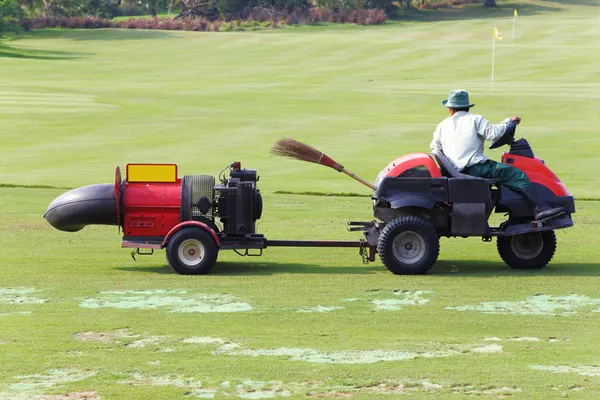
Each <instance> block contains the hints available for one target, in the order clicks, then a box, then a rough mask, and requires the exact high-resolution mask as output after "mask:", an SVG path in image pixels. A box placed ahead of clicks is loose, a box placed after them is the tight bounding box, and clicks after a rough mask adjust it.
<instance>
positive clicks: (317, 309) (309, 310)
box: [296, 305, 344, 313]
mask: <svg viewBox="0 0 600 400" xmlns="http://www.w3.org/2000/svg"><path fill="white" fill-rule="evenodd" d="M343 308H344V307H334V306H330V307H324V306H321V305H318V306H316V307H312V308H300V309H297V310H296V312H300V313H312V312H319V313H324V312H330V311H335V310H342V309H343Z"/></svg>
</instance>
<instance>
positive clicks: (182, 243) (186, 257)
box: [166, 228, 219, 275]
mask: <svg viewBox="0 0 600 400" xmlns="http://www.w3.org/2000/svg"><path fill="white" fill-rule="evenodd" d="M218 253H219V249H217V244H216V243H215V240H214V238H213V237H212V235H211V234H210V233H209V232H207V231H206V230H204V229H199V228H183V229H181V230H180V231H179V232H177V233H175V234H174V235H173V237H172V238H171V239H170V240H169V243H168V244H167V251H166V254H167V261H168V262H169V265H170V266H171V268H173V270H175V272H177V273H178V274H181V275H201V274H207V273H209V272H210V270H211V269H212V267H213V265H214V264H215V262H216V261H217V256H218Z"/></svg>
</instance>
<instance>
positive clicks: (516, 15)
mask: <svg viewBox="0 0 600 400" xmlns="http://www.w3.org/2000/svg"><path fill="white" fill-rule="evenodd" d="M515 18H519V14H517V10H515Z"/></svg>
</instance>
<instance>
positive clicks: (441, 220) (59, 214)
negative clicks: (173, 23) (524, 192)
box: [44, 125, 575, 274]
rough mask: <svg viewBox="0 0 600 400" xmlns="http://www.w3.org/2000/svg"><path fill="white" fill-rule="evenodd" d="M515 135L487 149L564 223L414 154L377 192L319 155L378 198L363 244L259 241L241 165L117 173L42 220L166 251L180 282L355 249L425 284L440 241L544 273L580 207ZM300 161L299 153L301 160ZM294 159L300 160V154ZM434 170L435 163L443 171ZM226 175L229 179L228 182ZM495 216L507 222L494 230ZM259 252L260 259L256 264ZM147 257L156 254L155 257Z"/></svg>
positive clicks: (489, 183)
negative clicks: (217, 268)
mask: <svg viewBox="0 0 600 400" xmlns="http://www.w3.org/2000/svg"><path fill="white" fill-rule="evenodd" d="M515 128H516V125H514V126H513V127H512V128H511V129H509V130H508V131H507V134H505V135H504V136H503V137H502V138H500V139H499V140H498V141H497V142H495V143H493V144H492V145H491V146H490V147H491V148H495V147H499V146H501V145H505V144H509V145H510V146H511V149H510V151H509V152H508V153H504V154H503V155H502V162H504V163H510V164H512V165H514V166H515V167H517V168H520V169H522V170H523V171H524V172H525V173H526V174H527V176H528V177H529V179H530V180H531V181H532V182H533V184H535V185H538V186H539V190H540V191H541V193H542V195H543V196H544V198H545V199H546V201H547V202H548V203H549V204H550V205H553V206H561V207H563V209H564V213H563V214H561V215H558V216H557V217H555V218H553V219H550V220H547V221H536V220H535V219H534V218H533V213H532V209H531V208H530V207H529V205H528V204H527V202H526V201H525V199H524V198H523V197H522V196H521V195H520V194H518V193H517V192H514V191H512V190H511V189H509V188H507V187H504V186H501V185H499V184H498V182H496V181H494V180H489V179H483V178H476V177H472V176H468V175H464V174H461V173H460V172H459V171H457V170H456V169H455V168H454V167H453V166H452V164H451V163H450V162H449V161H448V160H447V159H446V157H445V156H444V155H443V154H441V153H440V154H433V155H428V154H425V153H416V154H409V155H406V156H403V157H400V158H398V159H396V160H394V161H393V162H392V163H390V164H389V165H388V166H387V167H386V168H385V169H384V170H383V171H382V173H381V174H380V176H379V177H378V182H377V186H375V185H372V184H369V183H368V182H366V181H364V180H362V179H361V178H359V177H356V176H355V175H354V174H352V173H350V172H349V171H347V170H346V169H345V168H344V167H343V166H341V165H340V164H338V163H336V162H335V161H333V160H332V159H330V158H329V157H327V156H325V155H324V154H322V153H318V154H317V156H316V157H313V158H314V159H313V162H318V163H320V164H323V165H327V166H330V167H332V168H335V169H336V170H338V171H341V172H345V173H347V174H348V175H350V176H353V177H354V178H356V179H358V180H360V181H361V182H363V183H364V184H366V185H367V186H369V187H371V188H373V189H374V193H373V196H372V201H373V211H374V216H375V218H377V220H374V221H370V222H350V223H349V225H352V227H351V228H349V230H351V231H362V232H363V236H364V239H361V240H356V241H331V240H314V241H313V240H267V239H266V238H265V236H264V235H262V234H259V233H257V232H256V221H257V220H258V219H260V218H261V215H262V210H263V203H262V197H261V194H260V190H259V189H258V187H257V182H258V176H257V173H256V170H252V169H242V168H241V165H240V163H239V162H234V163H232V164H231V165H230V166H228V167H226V168H225V169H224V170H223V171H221V173H220V174H219V177H218V182H217V181H216V179H215V177H214V176H211V175H189V176H183V177H181V178H180V177H179V176H178V173H177V165H175V164H128V165H127V171H126V178H125V180H123V179H122V178H121V172H120V169H119V168H118V167H117V170H116V178H115V182H114V184H112V183H111V184H96V185H90V186H85V187H80V188H77V189H74V190H71V191H69V192H67V193H65V194H63V195H61V196H60V197H58V198H57V199H55V200H54V201H53V202H52V203H51V204H50V205H49V207H48V210H47V211H46V213H45V214H44V218H46V220H47V221H48V222H49V223H50V224H51V225H52V226H54V227H55V228H57V229H59V230H63V231H78V230H80V229H82V228H83V227H84V226H86V225H90V224H103V225H117V226H119V229H122V231H123V241H122V247H128V248H133V249H134V250H133V252H132V256H135V254H147V253H140V249H151V253H152V252H153V251H154V250H155V249H163V248H164V249H166V255H167V261H168V262H169V265H170V266H171V267H172V268H173V269H174V270H175V271H177V272H178V273H180V274H205V273H207V272H209V271H210V270H211V269H212V267H213V265H214V264H215V262H216V260H217V255H218V252H219V251H221V250H234V251H235V252H237V253H238V254H240V255H262V252H263V249H265V248H267V247H275V246H301V247H356V248H359V249H360V254H361V255H362V257H363V261H364V262H368V261H374V260H375V254H377V253H378V254H379V256H380V258H381V261H382V262H383V264H384V265H385V266H386V267H387V268H388V269H389V270H390V271H391V272H393V273H395V274H423V273H426V272H427V271H429V269H430V268H431V267H432V266H433V264H434V263H435V262H436V260H437V257H438V254H439V239H440V237H469V236H479V237H481V238H482V239H483V241H484V242H490V241H491V240H492V237H494V236H496V237H497V245H498V252H499V253H500V256H501V258H502V259H503V260H504V261H505V262H506V264H508V265H509V266H510V267H512V268H530V269H534V268H542V267H544V266H545V265H547V264H548V262H549V261H550V260H551V259H552V257H553V255H554V252H555V249H556V237H555V234H554V230H556V229H563V228H567V227H570V226H573V221H572V219H571V214H572V213H574V212H575V205H574V200H573V197H572V196H571V195H570V194H569V192H568V191H567V189H566V187H565V185H564V184H563V183H562V182H561V181H560V180H559V179H558V177H557V176H556V175H555V174H554V173H552V171H550V169H548V167H546V165H545V163H544V161H543V160H540V159H539V158H537V157H535V156H534V154H533V151H532V150H531V147H530V146H529V144H528V143H527V141H526V140H525V139H521V140H518V141H515V140H514V132H515ZM294 151H296V150H294ZM294 154H297V152H296V153H294ZM436 161H437V163H436ZM228 168H229V176H227V175H226V174H225V173H224V172H225V171H226V170H227V169H228ZM492 212H496V213H505V214H507V216H508V218H507V219H506V220H505V221H504V222H503V223H501V224H500V225H499V226H490V225H489V224H488V219H489V217H490V215H491V213H492ZM251 251H254V252H255V253H254V254H250V252H251ZM151 253H150V254H151Z"/></svg>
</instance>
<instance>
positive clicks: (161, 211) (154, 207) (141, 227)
mask: <svg viewBox="0 0 600 400" xmlns="http://www.w3.org/2000/svg"><path fill="white" fill-rule="evenodd" d="M180 208H181V179H177V182H166V183H163V182H157V183H138V182H124V183H123V211H124V212H123V214H124V218H123V233H124V234H125V235H126V236H162V237H164V236H166V235H167V233H169V231H170V230H171V228H173V227H174V226H176V225H177V224H179V222H180V220H181V213H180Z"/></svg>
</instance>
